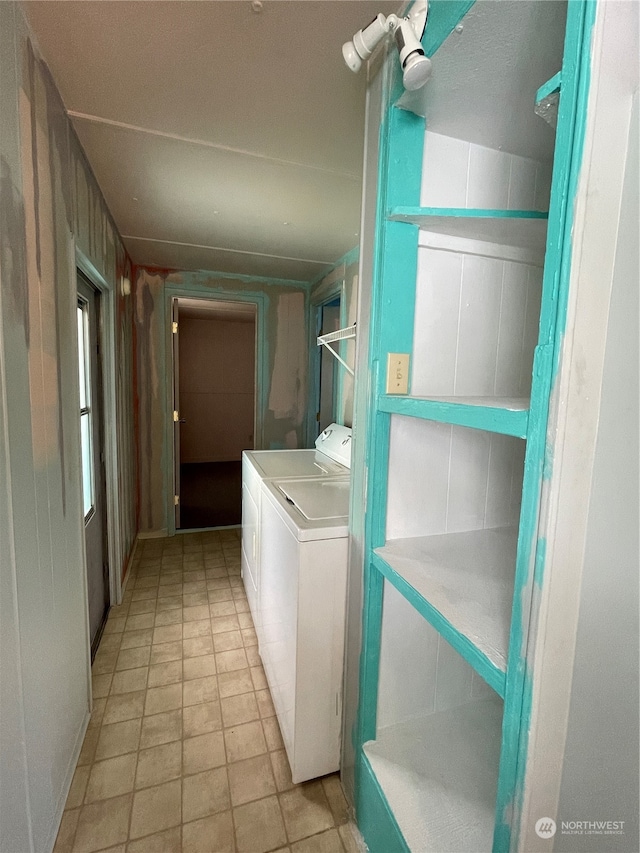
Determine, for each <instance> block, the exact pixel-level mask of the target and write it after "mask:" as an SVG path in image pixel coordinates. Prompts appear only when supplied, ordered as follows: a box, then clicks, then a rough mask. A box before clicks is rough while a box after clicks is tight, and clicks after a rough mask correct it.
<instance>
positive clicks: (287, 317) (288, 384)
mask: <svg viewBox="0 0 640 853" xmlns="http://www.w3.org/2000/svg"><path fill="white" fill-rule="evenodd" d="M306 337H307V336H306V332H305V316H304V295H303V294H302V293H283V294H282V296H280V297H279V298H278V319H277V325H276V337H275V357H274V362H273V373H272V378H271V392H270V394H269V409H270V411H272V412H273V416H274V418H275V419H276V420H283V419H284V418H288V419H290V420H292V421H293V423H294V424H295V425H296V426H299V425H300V424H301V423H302V419H303V418H304V415H305V412H306V408H305V403H306V401H305V397H304V395H305V392H306V361H307V353H306Z"/></svg>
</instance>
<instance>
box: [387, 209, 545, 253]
mask: <svg viewBox="0 0 640 853" xmlns="http://www.w3.org/2000/svg"><path fill="white" fill-rule="evenodd" d="M547 216H548V214H547V213H545V212H542V211H540V210H485V209H481V208H467V207H392V208H390V210H389V212H388V214H387V219H388V220H389V221H390V222H407V223H409V224H411V225H418V226H419V227H420V228H422V229H424V230H426V231H432V232H434V233H436V234H447V235H449V236H450V237H463V238H466V239H470V240H479V241H481V242H484V243H493V244H496V245H501V246H516V247H518V248H525V249H531V250H536V251H540V250H544V247H545V244H546V240H547Z"/></svg>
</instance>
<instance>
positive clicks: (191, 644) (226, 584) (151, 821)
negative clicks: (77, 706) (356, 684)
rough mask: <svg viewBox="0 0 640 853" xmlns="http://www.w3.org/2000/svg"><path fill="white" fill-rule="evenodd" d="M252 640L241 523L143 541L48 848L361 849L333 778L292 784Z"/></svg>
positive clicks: (116, 852) (305, 852) (177, 852)
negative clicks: (52, 842)
mask: <svg viewBox="0 0 640 853" xmlns="http://www.w3.org/2000/svg"><path fill="white" fill-rule="evenodd" d="M256 642H257V640H256V634H255V631H254V629H253V624H252V621H251V615H250V613H249V608H248V605H247V599H246V597H245V595H244V588H243V585H242V579H241V577H240V540H239V530H224V531H211V532H206V533H192V534H184V535H178V536H174V537H171V538H167V539H151V540H145V541H144V542H140V543H139V544H138V548H137V550H136V555H135V558H134V563H133V566H132V569H131V577H130V579H129V582H128V585H127V589H126V592H125V595H124V601H123V603H122V605H121V606H120V607H114V608H112V609H111V612H110V615H109V620H108V622H107V625H106V627H105V632H104V635H103V638H102V642H101V644H100V648H99V650H98V653H97V655H96V658H95V661H94V664H93V696H94V708H93V714H92V716H91V722H90V724H89V728H88V730H87V734H86V737H85V740H84V744H83V747H82V752H81V754H80V759H79V762H78V767H77V769H76V772H75V776H74V779H73V783H72V785H71V790H70V792H69V797H68V799H67V803H66V808H65V812H64V816H63V819H62V824H61V827H60V832H59V834H58V839H57V842H56V847H55V851H54V853H93V851H97V850H103V851H108V853H125V851H126V853H227V851H229V853H267V851H278V853H284V851H290V853H345V851H346V853H357V851H358V845H357V842H356V841H355V837H354V835H353V834H352V829H351V825H350V824H348V822H347V821H348V815H347V805H346V801H345V799H344V796H343V793H342V789H341V787H340V782H339V780H338V777H337V775H333V776H327V777H324V778H323V779H320V780H315V781H312V782H308V783H305V784H303V785H293V784H292V782H291V773H290V770H289V765H288V763H287V757H286V754H285V751H284V748H283V742H282V737H281V734H280V730H279V727H278V722H277V719H276V717H275V715H274V714H275V711H274V708H273V704H272V702H271V696H270V694H269V690H268V688H267V683H266V681H265V676H264V671H263V669H262V665H261V662H260V657H259V655H258V649H257V645H256Z"/></svg>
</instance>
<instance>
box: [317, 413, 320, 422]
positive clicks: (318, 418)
mask: <svg viewBox="0 0 640 853" xmlns="http://www.w3.org/2000/svg"><path fill="white" fill-rule="evenodd" d="M316 420H317V422H318V423H320V412H316Z"/></svg>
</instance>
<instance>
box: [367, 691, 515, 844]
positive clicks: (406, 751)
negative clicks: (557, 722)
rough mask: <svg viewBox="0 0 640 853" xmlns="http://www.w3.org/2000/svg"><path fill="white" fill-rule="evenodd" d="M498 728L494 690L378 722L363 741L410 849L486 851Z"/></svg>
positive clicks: (498, 705)
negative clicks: (386, 723)
mask: <svg viewBox="0 0 640 853" xmlns="http://www.w3.org/2000/svg"><path fill="white" fill-rule="evenodd" d="M501 729H502V702H501V701H500V700H499V699H498V698H497V697H495V698H486V699H478V700H476V701H474V702H472V703H470V704H468V705H462V706H461V707H458V708H454V709H449V710H446V711H440V712H438V713H436V714H432V715H430V716H428V717H421V718H420V719H416V720H409V721H407V722H403V723H400V724H399V725H396V726H390V727H389V728H385V729H381V730H379V731H378V734H377V740H375V741H370V742H369V743H366V744H364V751H365V754H366V756H367V758H368V760H369V763H370V765H371V768H372V770H373V772H374V773H375V776H376V778H377V780H378V783H379V785H380V787H381V788H382V791H383V792H384V795H385V797H386V800H387V802H388V804H389V806H390V808H391V810H392V812H393V815H394V818H395V820H396V821H397V823H398V826H399V827H400V830H401V832H402V834H403V836H404V839H405V841H406V842H407V845H408V847H409V849H410V850H413V851H415V853H467V851H468V853H483V852H484V851H486V853H489V851H490V850H491V849H492V843H493V829H494V820H495V799H496V787H497V778H498V765H499V760H500V743H501Z"/></svg>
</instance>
